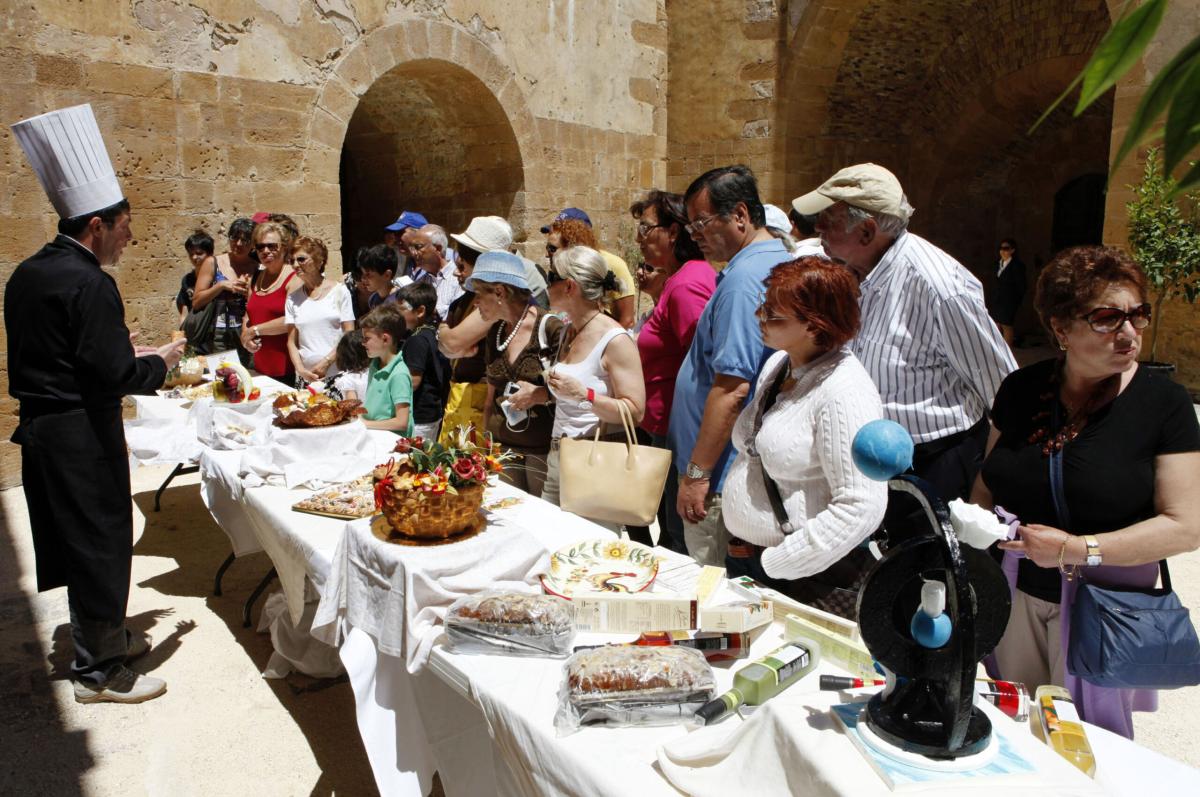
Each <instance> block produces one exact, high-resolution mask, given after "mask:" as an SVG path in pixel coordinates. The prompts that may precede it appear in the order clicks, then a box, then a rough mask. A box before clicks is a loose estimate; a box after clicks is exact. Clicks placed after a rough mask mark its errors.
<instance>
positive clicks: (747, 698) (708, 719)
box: [696, 639, 821, 725]
mask: <svg viewBox="0 0 1200 797" xmlns="http://www.w3.org/2000/svg"><path fill="white" fill-rule="evenodd" d="M820 661H821V648H820V646H819V645H817V643H816V642H813V641H812V640H811V639H797V640H794V641H792V642H788V643H787V644H786V645H784V646H783V647H781V648H778V649H776V650H774V651H772V652H771V653H769V654H767V655H766V656H763V657H762V658H761V659H759V660H758V661H755V662H751V663H750V664H747V665H746V666H745V667H743V668H742V669H740V670H738V671H737V672H736V673H734V675H733V688H732V689H730V690H729V691H728V692H726V693H725V694H723V695H720V696H718V697H716V698H714V699H713V700H710V701H709V702H708V703H706V704H705V705H704V706H703V707H701V708H700V710H699V711H697V712H696V717H697V718H699V719H700V720H701V721H702V722H703V723H704V724H705V725H710V724H712V723H714V722H717V721H718V720H721V719H723V718H724V717H727V716H729V715H730V714H732V713H733V712H734V711H737V708H738V706H741V705H747V706H758V705H761V704H763V703H765V702H767V701H768V700H770V699H771V698H773V697H775V695H777V694H779V693H780V692H782V691H783V690H784V689H787V688H788V687H789V686H791V685H792V684H794V683H796V681H799V680H800V679H801V678H803V677H804V676H806V675H808V674H809V673H810V672H812V671H813V669H815V668H816V666H817V663H818V662H820Z"/></svg>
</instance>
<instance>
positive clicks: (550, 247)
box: [546, 244, 558, 257]
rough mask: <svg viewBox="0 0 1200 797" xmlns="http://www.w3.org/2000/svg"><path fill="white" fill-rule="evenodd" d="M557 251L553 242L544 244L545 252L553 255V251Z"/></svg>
mask: <svg viewBox="0 0 1200 797" xmlns="http://www.w3.org/2000/svg"><path fill="white" fill-rule="evenodd" d="M557 251H558V247H557V246H555V245H554V244H546V254H548V255H550V256H551V257H554V253H555V252H557Z"/></svg>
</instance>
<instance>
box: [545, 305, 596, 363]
mask: <svg viewBox="0 0 1200 797" xmlns="http://www.w3.org/2000/svg"><path fill="white" fill-rule="evenodd" d="M600 315H604V314H603V313H601V312H600V311H599V310H597V311H596V312H594V313H592V317H591V318H589V319H588V320H587V321H584V322H583V326H581V327H580V328H579V329H577V330H575V332H574V333H572V334H571V335H570V336H569V337H570V338H571V345H574V344H575V341H576V339H578V337H579V336H580V335H582V334H583V330H585V329H587V325H588V324H590V323H592V322H593V321H595V320H596V316H600ZM567 337H568V335H567V334H565V331H564V334H563V335H562V337H560V338H559V339H558V354H556V355H555V357H554V361H555V362H561V361H562V353H563V347H564V346H567V348H570V346H568V344H567Z"/></svg>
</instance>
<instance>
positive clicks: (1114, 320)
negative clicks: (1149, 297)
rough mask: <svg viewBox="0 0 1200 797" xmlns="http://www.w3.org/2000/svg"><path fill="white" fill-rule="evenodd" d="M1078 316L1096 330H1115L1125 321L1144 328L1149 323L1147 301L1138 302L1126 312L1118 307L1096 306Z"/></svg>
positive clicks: (1136, 327)
mask: <svg viewBox="0 0 1200 797" xmlns="http://www.w3.org/2000/svg"><path fill="white" fill-rule="evenodd" d="M1080 318H1082V319H1083V320H1084V321H1087V322H1088V326H1090V327H1091V328H1092V329H1093V330H1095V331H1096V332H1102V333H1108V332H1116V331H1117V330H1118V329H1120V328H1121V327H1123V326H1125V322H1126V321H1128V322H1129V323H1130V325H1131V326H1133V328H1134V329H1145V328H1146V327H1148V326H1149V325H1150V305H1149V304H1148V303H1143V304H1139V305H1138V306H1137V307H1135V308H1133V309H1132V310H1129V311H1128V312H1126V311H1125V310H1122V309H1121V308H1119V307H1097V308H1096V309H1095V310H1092V311H1091V312H1088V313H1085V314H1083V315H1081V316H1080Z"/></svg>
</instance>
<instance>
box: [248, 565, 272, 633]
mask: <svg viewBox="0 0 1200 797" xmlns="http://www.w3.org/2000/svg"><path fill="white" fill-rule="evenodd" d="M278 575H279V574H278V573H277V572H275V568H273V567H272V568H271V570H270V572H268V573H267V574H266V575H265V576H263V580H262V581H260V582H258V586H257V587H255V588H254V592H251V593H250V597H249V598H247V599H246V607H245V608H244V609H243V610H242V628H249V627H250V611H251V610H252V609H253V608H254V602H255V601H256V600H258V599H259V597H260V596H261V595H262V594H263V593H264V592H266V591H267V587H269V586H271V582H272V581H274V580H275V578H276V577H277V576H278Z"/></svg>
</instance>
